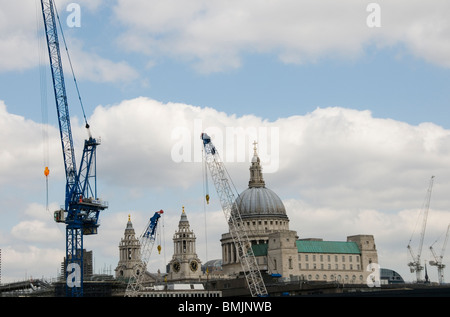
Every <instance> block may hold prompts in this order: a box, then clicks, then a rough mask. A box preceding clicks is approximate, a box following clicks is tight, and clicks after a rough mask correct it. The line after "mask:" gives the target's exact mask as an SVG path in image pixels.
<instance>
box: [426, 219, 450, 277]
mask: <svg viewBox="0 0 450 317" xmlns="http://www.w3.org/2000/svg"><path fill="white" fill-rule="evenodd" d="M449 229H450V225H448V226H447V233H446V234H445V240H444V244H443V245H442V250H441V255H439V256H437V255H436V253H435V252H434V249H433V246H430V251H431V253H432V254H433V257H434V261H430V262H429V263H430V265H432V266H436V267H437V270H438V281H439V284H441V285H442V284H444V268H445V264H444V263H442V260H443V259H444V253H445V248H446V247H447V241H448V232H449Z"/></svg>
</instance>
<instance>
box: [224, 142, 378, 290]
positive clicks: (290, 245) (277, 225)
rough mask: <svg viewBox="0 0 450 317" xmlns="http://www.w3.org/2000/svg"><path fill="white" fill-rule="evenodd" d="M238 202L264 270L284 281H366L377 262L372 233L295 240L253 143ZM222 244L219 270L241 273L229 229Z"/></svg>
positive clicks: (296, 238)
mask: <svg viewBox="0 0 450 317" xmlns="http://www.w3.org/2000/svg"><path fill="white" fill-rule="evenodd" d="M236 206H237V208H238V209H239V212H240V214H241V219H242V223H241V224H240V226H241V228H243V229H244V230H247V235H248V237H249V240H250V241H251V244H252V248H253V251H254V253H255V256H256V258H257V262H258V265H259V268H260V270H261V271H262V272H266V273H268V274H271V275H273V276H279V277H281V278H282V279H284V280H300V279H301V280H309V281H320V282H331V281H333V282H334V281H338V282H343V283H357V284H365V283H366V279H367V276H368V275H369V274H370V273H371V271H367V267H368V265H369V264H370V263H377V262H378V255H377V250H376V246H375V240H374V237H373V236H372V235H354V236H349V237H347V241H323V240H322V239H299V237H298V234H297V232H296V231H293V230H290V229H289V218H288V216H287V213H286V209H285V207H284V204H283V202H282V201H281V199H280V198H279V197H278V195H277V194H276V193H275V192H274V191H272V190H270V189H269V188H267V187H266V184H265V181H264V177H263V173H262V167H261V163H260V159H259V156H258V153H257V149H256V143H255V147H254V154H253V158H252V162H251V166H250V181H249V183H248V188H247V189H246V190H244V191H243V192H242V193H241V194H240V195H239V196H238V198H237V199H236ZM232 212H236V210H233V211H232ZM221 245H222V271H221V274H225V275H228V276H237V275H239V274H240V273H241V271H242V268H241V265H240V263H239V258H238V255H237V248H236V247H235V246H234V243H233V240H232V237H231V234H230V233H224V234H222V238H221Z"/></svg>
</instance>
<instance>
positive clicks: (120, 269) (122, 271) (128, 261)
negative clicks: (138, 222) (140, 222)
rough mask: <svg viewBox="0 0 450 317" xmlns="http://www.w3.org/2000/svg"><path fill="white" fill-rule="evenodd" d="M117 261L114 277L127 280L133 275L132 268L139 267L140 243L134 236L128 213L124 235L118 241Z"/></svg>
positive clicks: (140, 263)
mask: <svg viewBox="0 0 450 317" xmlns="http://www.w3.org/2000/svg"><path fill="white" fill-rule="evenodd" d="M119 253H120V256H119V263H118V264H117V268H116V269H115V271H116V279H123V280H128V279H129V278H130V277H132V276H133V270H135V269H137V268H139V267H141V265H142V264H143V263H142V261H141V244H140V243H139V239H138V238H136V235H135V232H134V228H133V224H132V223H131V218H130V215H128V222H127V227H126V228H125V232H124V237H123V238H122V239H121V240H120V243H119Z"/></svg>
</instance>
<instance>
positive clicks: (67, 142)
mask: <svg viewBox="0 0 450 317" xmlns="http://www.w3.org/2000/svg"><path fill="white" fill-rule="evenodd" d="M40 4H41V13H42V21H43V23H44V29H45V38H46V46H47V52H48V62H49V65H48V66H50V70H51V76H52V85H53V87H52V90H53V93H54V102H55V106H56V115H57V119H58V128H59V138H60V141H61V149H62V161H63V163H64V174H65V190H64V192H65V197H64V198H63V200H64V203H63V205H62V206H61V209H59V210H56V211H54V214H53V216H54V221H55V222H56V223H57V224H58V225H60V226H64V230H65V257H64V259H61V275H60V277H59V278H58V279H57V280H53V281H46V280H44V279H34V278H33V279H28V280H23V281H18V282H12V283H5V284H3V283H1V256H2V254H1V249H0V297H148V298H153V297H172V298H173V297H177V298H178V297H182V298H185V297H195V298H221V297H246V298H248V297H297V296H305V297H321V296H324V297H325V296H328V297H338V296H341V297H353V296H355V297H356V296H359V297H366V296H372V297H385V296H388V297H397V296H398V297H437V296H441V297H448V296H450V286H448V284H446V281H445V277H444V269H445V267H446V265H445V262H444V256H445V252H446V246H447V241H448V236H449V229H450V224H449V225H448V227H447V231H446V233H445V235H444V238H443V239H442V240H441V241H440V242H439V244H441V245H442V246H441V247H440V248H438V247H437V246H436V244H433V245H431V246H429V249H430V252H431V253H432V255H433V260H431V261H428V263H426V262H425V260H424V256H423V249H424V237H425V235H426V227H427V220H428V212H429V209H430V202H431V201H432V190H433V183H434V179H435V177H434V176H432V177H431V179H430V183H429V186H428V188H427V190H426V196H425V199H424V204H423V206H422V207H421V213H420V221H419V222H420V228H419V230H418V231H417V232H413V233H412V236H411V239H410V241H409V243H408V245H407V251H408V253H409V255H410V261H409V262H408V263H405V265H407V266H408V267H409V269H410V272H411V273H415V281H414V282H412V283H409V282H405V280H404V277H402V276H400V275H399V274H398V273H397V272H395V271H393V270H391V269H389V268H385V267H380V266H379V265H378V262H379V261H378V257H379V250H378V249H377V243H376V239H377V237H375V236H374V235H372V234H371V233H370V232H363V233H360V234H356V235H349V236H347V238H346V240H345V241H327V240H324V239H322V238H317V237H314V238H312V237H311V238H309V237H301V238H300V237H299V236H300V235H299V234H298V233H297V231H296V230H294V229H293V228H289V221H290V220H289V215H288V210H286V209H287V208H286V207H285V205H284V204H283V202H282V201H281V199H280V198H279V197H278V195H277V194H276V193H275V192H274V191H272V190H270V189H269V188H268V187H266V179H265V178H264V175H263V172H262V167H261V160H260V155H259V152H258V150H259V149H258V147H257V145H258V143H257V141H256V140H255V141H254V143H253V149H252V150H253V156H252V159H251V162H250V166H249V183H248V188H246V189H245V190H244V191H243V192H241V193H238V192H237V190H236V188H235V187H234V184H233V180H232V179H231V177H230V175H229V173H228V172H227V169H226V166H225V165H226V164H225V163H224V161H223V160H222V159H221V157H220V155H219V154H220V153H219V150H218V148H217V147H216V145H215V144H214V140H212V138H211V137H210V136H209V135H208V134H207V133H201V135H199V136H197V138H198V139H197V140H198V142H199V144H201V146H202V153H203V158H202V159H203V162H202V163H203V164H204V166H205V167H206V168H205V172H204V175H202V176H203V177H205V179H206V178H209V179H210V180H212V183H213V185H214V189H215V193H214V194H213V193H211V196H213V195H214V197H216V198H217V199H218V200H219V201H220V206H221V208H222V211H223V216H224V217H223V221H224V223H226V224H227V227H228V231H227V232H223V233H222V235H221V239H220V245H221V254H222V257H221V258H218V259H214V260H208V261H206V262H205V263H203V262H202V259H200V258H199V256H198V254H197V251H196V235H195V233H194V231H193V230H192V228H191V226H190V222H189V210H185V208H184V206H183V207H182V208H180V210H179V222H178V228H177V230H176V232H175V233H174V236H173V245H174V249H173V253H172V254H171V259H170V260H169V261H168V262H167V263H166V267H165V270H161V271H157V272H153V271H151V269H150V268H149V267H148V263H149V262H150V260H151V258H152V256H153V255H154V254H155V253H156V252H160V251H161V245H160V244H159V243H158V239H157V236H158V235H159V234H160V221H161V218H162V217H164V216H165V213H166V211H165V210H164V208H163V209H161V210H158V211H154V212H152V215H151V217H150V218H149V219H148V222H147V223H146V225H145V226H144V228H135V227H136V225H135V224H133V219H132V217H131V216H130V215H129V216H128V220H127V221H125V220H124V231H123V232H118V233H117V237H118V238H119V237H120V243H119V245H118V252H117V254H118V261H117V267H116V268H115V269H114V273H112V272H109V274H94V273H93V269H92V266H93V265H92V262H93V260H92V258H93V255H92V251H89V250H90V246H89V245H86V244H85V243H84V237H85V236H95V235H97V234H98V233H99V231H101V226H100V218H101V217H102V214H103V213H104V212H107V210H108V208H109V207H110V206H109V204H108V202H106V201H104V200H102V199H101V198H99V197H101V195H100V194H99V192H97V191H98V187H97V148H98V147H100V145H101V142H100V139H99V138H96V137H95V136H93V135H91V130H90V124H89V122H88V120H87V117H86V115H85V114H84V108H83V104H82V103H81V107H82V111H83V119H84V127H85V129H86V134H87V135H88V137H87V138H86V139H85V140H84V143H83V149H82V153H80V154H81V160H80V161H79V162H77V160H76V154H77V153H76V149H75V146H74V140H73V133H72V127H71V118H70V115H69V108H70V106H69V104H68V100H69V99H68V97H67V92H66V86H65V82H66V79H65V73H64V71H63V65H62V60H67V61H69V63H70V56H68V57H64V58H63V57H62V56H61V54H62V51H63V50H64V51H67V53H69V52H68V49H67V46H66V43H65V38H64V35H63V34H62V29H61V31H58V29H60V22H59V17H58V14H57V11H56V7H55V4H54V1H53V0H40ZM60 32H61V33H60ZM68 66H69V67H67V69H71V70H72V75H73V77H74V82H75V85H76V83H77V81H76V79H75V75H74V70H73V67H72V65H71V64H70V65H68ZM75 91H77V92H78V96H77V97H78V99H79V100H80V101H81V97H80V94H79V91H78V87H76V89H75ZM99 155H101V152H100V151H99ZM49 173H50V171H49V168H48V167H45V169H44V175H45V177H48V176H49ZM204 199H205V202H206V203H209V200H210V193H209V192H207V193H206V195H205V197H204ZM136 231H137V232H136ZM413 237H419V242H418V244H417V245H413V244H412V239H413ZM442 241H443V242H442ZM436 249H438V250H436ZM427 264H428V265H427ZM427 269H433V270H437V272H438V281H437V282H433V283H431V282H430V280H429V279H428V274H427Z"/></svg>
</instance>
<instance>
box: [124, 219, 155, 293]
mask: <svg viewBox="0 0 450 317" xmlns="http://www.w3.org/2000/svg"><path fill="white" fill-rule="evenodd" d="M163 213H164V211H163V210H160V211H157V212H155V214H154V215H153V216H152V217H151V218H150V219H149V221H148V223H147V225H146V226H145V230H144V231H143V232H142V234H141V235H140V237H139V242H140V244H141V264H140V265H138V267H136V268H134V270H133V276H132V277H131V278H130V280H129V281H128V285H127V289H126V290H125V296H126V297H135V296H137V295H138V294H139V291H140V290H141V289H142V282H143V277H144V275H145V271H146V269H147V264H148V262H149V261H150V256H151V254H152V251H153V246H154V244H155V241H156V234H157V229H158V221H159V218H161V215H162V214H163Z"/></svg>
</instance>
